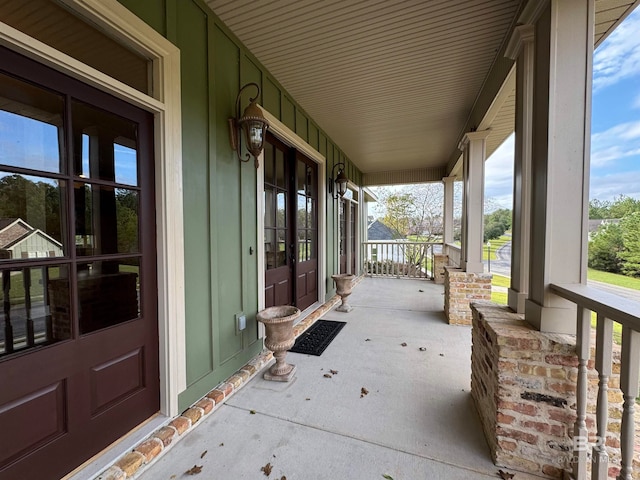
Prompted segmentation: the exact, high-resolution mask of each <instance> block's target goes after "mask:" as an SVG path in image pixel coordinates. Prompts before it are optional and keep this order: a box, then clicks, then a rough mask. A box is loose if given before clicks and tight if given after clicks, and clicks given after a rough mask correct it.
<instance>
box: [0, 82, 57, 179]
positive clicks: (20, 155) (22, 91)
mask: <svg viewBox="0 0 640 480" xmlns="http://www.w3.org/2000/svg"><path fill="white" fill-rule="evenodd" d="M23 102H28V103H23ZM63 110H64V102H63V99H62V97H61V96H60V95H56V94H54V93H51V92H49V91H47V90H44V89H42V88H38V87H35V86H33V85H30V84H28V83H25V82H21V81H20V80H16V79H15V78H12V77H9V76H7V75H3V74H0V164H3V165H10V166H12V167H22V168H30V169H33V170H42V171H45V172H54V173H59V172H63V171H64V162H63V159H64V150H63V145H64V142H63V139H64V136H63V132H62V118H63V115H62V114H63Z"/></svg>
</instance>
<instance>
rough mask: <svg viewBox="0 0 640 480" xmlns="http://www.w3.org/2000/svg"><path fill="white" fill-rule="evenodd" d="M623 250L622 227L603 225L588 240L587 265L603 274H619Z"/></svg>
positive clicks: (610, 224) (612, 224)
mask: <svg viewBox="0 0 640 480" xmlns="http://www.w3.org/2000/svg"><path fill="white" fill-rule="evenodd" d="M623 248H624V244H623V236H622V227H621V226H620V225H619V224H616V223H603V224H601V225H600V226H599V227H598V230H596V232H595V233H594V234H593V235H592V236H591V239H590V240H589V255H588V265H589V267H590V268H595V269H596V270H602V271H604V272H612V273H620V272H621V271H622V265H623V261H622V258H621V257H620V253H621V252H622V250H623Z"/></svg>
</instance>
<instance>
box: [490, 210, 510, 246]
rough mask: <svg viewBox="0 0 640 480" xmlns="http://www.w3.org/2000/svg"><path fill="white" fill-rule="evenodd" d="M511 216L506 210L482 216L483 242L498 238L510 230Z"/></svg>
mask: <svg viewBox="0 0 640 480" xmlns="http://www.w3.org/2000/svg"><path fill="white" fill-rule="evenodd" d="M511 221H512V215H511V210H509V209H508V208H500V209H498V210H495V211H494V212H491V213H489V214H487V215H485V216H484V241H485V242H486V241H487V240H492V239H494V238H499V237H500V236H501V235H503V234H504V232H506V231H507V230H510V229H511Z"/></svg>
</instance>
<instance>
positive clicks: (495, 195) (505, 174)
mask: <svg viewBox="0 0 640 480" xmlns="http://www.w3.org/2000/svg"><path fill="white" fill-rule="evenodd" d="M514 148H515V134H511V135H509V137H507V139H506V140H505V141H504V143H503V144H502V145H500V147H498V149H497V150H496V151H495V152H493V155H491V156H490V157H489V158H488V159H487V161H486V163H485V173H484V185H485V186H484V192H485V198H486V199H487V200H490V201H491V202H492V203H495V204H497V205H499V208H511V207H512V203H513V202H512V196H513V193H512V192H513V152H514Z"/></svg>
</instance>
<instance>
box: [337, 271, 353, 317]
mask: <svg viewBox="0 0 640 480" xmlns="http://www.w3.org/2000/svg"><path fill="white" fill-rule="evenodd" d="M331 278H333V281H334V282H336V293H337V294H338V295H340V298H341V300H342V303H341V304H340V305H339V306H338V308H336V312H344V313H349V312H350V311H351V310H353V307H352V306H351V305H349V304H348V303H347V297H348V296H349V295H351V290H352V289H353V280H354V278H356V276H355V275H351V274H349V273H341V274H339V275H331Z"/></svg>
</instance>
